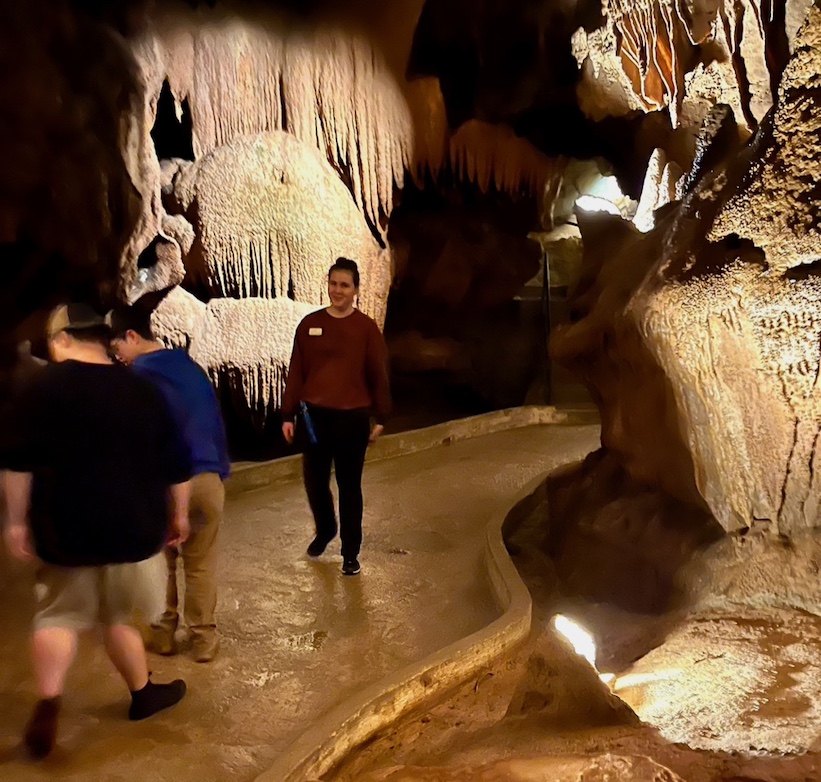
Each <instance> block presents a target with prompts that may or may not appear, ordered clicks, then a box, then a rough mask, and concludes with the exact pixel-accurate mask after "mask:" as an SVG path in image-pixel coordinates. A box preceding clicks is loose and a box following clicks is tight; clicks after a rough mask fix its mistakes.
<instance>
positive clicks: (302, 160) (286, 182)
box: [172, 132, 390, 336]
mask: <svg viewBox="0 0 821 782" xmlns="http://www.w3.org/2000/svg"><path fill="white" fill-rule="evenodd" d="M172 198H173V201H174V205H175V208H176V209H179V211H180V212H181V213H183V214H188V215H190V216H191V220H192V221H193V224H194V230H195V233H196V236H197V239H196V241H195V242H194V246H193V247H192V249H191V252H190V253H189V257H188V268H189V272H190V274H191V276H192V278H193V279H194V280H196V281H199V282H202V283H203V284H204V285H205V286H206V288H207V289H208V291H209V292H210V293H211V294H212V295H215V296H223V297H234V298H245V297H262V298H274V297H288V296H290V297H291V298H293V299H295V300H296V301H300V302H305V303H310V304H312V305H317V306H318V305H320V304H322V303H323V302H324V303H327V282H326V279H327V274H328V267H330V265H331V264H332V263H333V262H334V261H335V260H336V258H337V257H339V256H341V255H344V256H347V257H350V258H353V259H354V260H355V261H356V262H357V263H358V264H359V266H360V273H361V277H362V285H361V297H360V302H359V306H360V308H361V309H362V310H363V311H364V312H366V313H367V314H368V315H371V316H372V317H373V318H375V319H376V320H377V321H378V322H379V323H382V322H383V321H384V318H385V308H386V302H387V293H388V287H389V286H390V261H389V256H388V255H387V254H386V253H385V251H383V250H382V249H381V248H380V247H379V245H378V243H377V242H376V240H375V239H374V238H373V235H372V234H371V232H370V231H369V229H368V226H367V225H366V224H365V221H364V220H363V219H362V216H361V213H360V212H359V210H358V209H357V208H356V205H355V204H354V202H353V199H352V198H351V196H350V193H349V192H348V190H347V188H346V187H345V185H344V184H343V183H342V182H341V180H340V179H339V177H338V176H336V174H335V173H334V171H333V170H332V169H331V167H330V165H329V164H328V163H326V162H325V160H324V159H323V158H322V156H321V155H320V154H319V153H318V152H316V151H315V150H314V149H312V148H310V147H308V146H307V145H305V144H302V143H301V142H299V141H298V140H297V139H295V138H294V137H293V136H291V135H289V134H287V133H282V132H271V133H265V134H260V135H258V136H250V137H246V138H243V139H239V140H237V141H234V142H232V143H231V144H227V145H225V146H222V147H219V148H218V149H216V150H214V151H213V152H212V153H210V154H209V155H206V156H205V157H204V158H202V159H200V160H199V161H197V162H196V163H194V164H192V165H189V166H187V167H185V168H184V170H182V171H181V172H180V174H179V175H178V176H177V177H176V178H175V179H174V185H173V196H172ZM291 336H293V335H291Z"/></svg>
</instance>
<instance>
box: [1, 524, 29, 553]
mask: <svg viewBox="0 0 821 782" xmlns="http://www.w3.org/2000/svg"><path fill="white" fill-rule="evenodd" d="M3 537H4V538H5V539H6V547H7V548H8V550H9V554H11V555H12V556H13V557H14V558H15V559H18V560H20V562H31V561H33V560H34V545H33V544H32V542H31V533H30V532H29V528H28V524H7V525H6V529H5V531H4V533H3Z"/></svg>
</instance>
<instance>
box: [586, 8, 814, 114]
mask: <svg viewBox="0 0 821 782" xmlns="http://www.w3.org/2000/svg"><path fill="white" fill-rule="evenodd" d="M811 4H812V2H811V0H783V2H769V0H767V1H764V0H742V2H729V1H728V0H605V2H604V3H603V6H604V12H605V25H604V26H603V27H602V28H600V29H598V30H595V31H592V32H591V33H589V34H588V33H586V32H585V31H584V30H583V29H579V30H578V31H577V33H576V35H575V37H574V53H575V55H576V58H577V60H578V61H579V65H580V67H581V68H582V71H583V81H582V84H581V85H580V87H579V98H580V102H581V104H582V107H583V109H584V110H585V112H586V113H587V114H588V115H589V116H591V117H595V118H600V117H603V116H606V115H608V114H616V115H618V114H625V113H627V112H629V111H632V110H635V109H641V110H643V111H658V110H659V109H665V108H667V109H668V110H669V112H670V118H671V121H672V124H673V126H674V127H675V126H676V125H678V124H679V123H680V122H681V123H683V124H685V125H687V126H689V127H698V125H699V124H700V123H701V121H702V120H703V119H704V117H705V115H706V112H707V111H708V110H709V109H710V108H711V107H712V106H714V105H716V104H717V103H726V104H728V105H730V106H731V107H732V108H733V111H734V112H735V115H736V120H737V121H738V123H739V124H740V125H745V126H748V127H749V128H750V129H754V128H755V127H756V126H757V124H758V123H759V122H760V121H761V119H762V118H763V117H764V115H765V114H766V112H767V110H768V109H769V108H770V106H772V104H773V96H774V95H775V94H776V91H777V87H778V83H779V80H780V77H781V73H782V71H783V69H784V67H785V66H786V64H787V61H788V59H789V56H790V54H791V53H792V51H793V49H794V46H795V43H794V42H795V34H796V31H797V29H798V25H799V24H800V23H801V21H802V20H803V18H804V17H805V15H806V13H807V10H808V9H809V7H810V6H811Z"/></svg>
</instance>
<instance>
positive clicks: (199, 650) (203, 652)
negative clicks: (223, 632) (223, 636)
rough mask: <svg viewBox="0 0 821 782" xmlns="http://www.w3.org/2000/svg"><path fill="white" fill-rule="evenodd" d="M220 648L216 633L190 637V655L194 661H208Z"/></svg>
mask: <svg viewBox="0 0 821 782" xmlns="http://www.w3.org/2000/svg"><path fill="white" fill-rule="evenodd" d="M219 649H220V639H219V636H218V635H217V634H216V633H210V634H209V635H195V636H193V637H192V639H191V656H192V657H193V658H194V661H195V662H198V663H210V662H211V660H213V659H214V658H215V657H216V656H217V653H218V652H219Z"/></svg>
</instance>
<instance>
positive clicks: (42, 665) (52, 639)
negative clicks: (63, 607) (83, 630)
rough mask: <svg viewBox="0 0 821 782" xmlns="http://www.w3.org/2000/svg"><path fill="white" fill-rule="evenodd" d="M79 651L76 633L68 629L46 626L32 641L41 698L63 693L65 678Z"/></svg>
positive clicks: (33, 658) (36, 677)
mask: <svg viewBox="0 0 821 782" xmlns="http://www.w3.org/2000/svg"><path fill="white" fill-rule="evenodd" d="M76 652H77V631H76V630H70V629H68V628H67V627H43V628H40V629H39V630H35V631H34V635H33V636H32V639H31V653H32V661H33V663H34V677H35V679H36V681H37V694H38V695H39V696H40V697H41V698H42V699H44V700H45V699H47V698H56V697H58V696H59V695H62V694H63V688H64V687H65V683H66V675H67V674H68V669H69V668H70V667H71V663H72V662H73V661H74V655H75V654H76Z"/></svg>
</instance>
